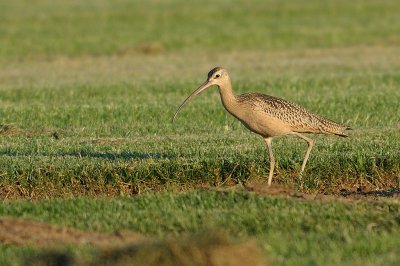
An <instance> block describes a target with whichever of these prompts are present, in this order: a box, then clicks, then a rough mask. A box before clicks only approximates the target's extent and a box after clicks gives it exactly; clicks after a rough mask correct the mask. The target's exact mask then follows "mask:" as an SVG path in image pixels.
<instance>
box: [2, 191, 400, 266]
mask: <svg viewBox="0 0 400 266" xmlns="http://www.w3.org/2000/svg"><path fill="white" fill-rule="evenodd" d="M399 213H400V205H399V203H398V202H390V201H386V202H378V201H376V202H363V201H358V202H352V203H344V202H340V201H332V202H325V203H322V204H321V203H320V202H318V201H316V202H315V201H304V200H296V199H290V198H274V197H263V196H259V195H256V194H250V193H247V192H240V191H237V192H206V191H203V192H202V191H192V192H190V193H184V194H170V193H167V194H164V193H163V194H148V195H145V196H139V197H136V198H113V199H110V198H99V199H87V198H86V199H85V198H77V199H71V200H48V201H40V202H35V203H32V202H27V201H17V202H7V203H4V204H2V206H1V207H0V215H6V216H18V217H24V218H28V219H36V220H40V221H45V222H51V223H56V224H62V225H67V226H73V227H77V228H80V229H83V230H96V231H107V232H112V231H115V230H121V229H130V230H134V231H139V232H143V233H146V234H149V235H152V236H158V237H162V238H163V237H166V236H171V235H172V236H179V235H181V234H199V233H202V232H209V231H210V230H211V231H212V230H215V229H216V228H224V229H223V230H224V231H225V232H226V233H227V234H228V235H230V236H231V237H235V238H239V239H246V238H256V239H257V240H258V241H259V243H260V244H261V245H262V247H263V249H264V251H265V253H266V254H267V256H268V258H269V259H270V260H272V261H273V262H274V263H278V262H279V263H283V264H289V265H310V264H314V265H315V264H317V265H322V264H324V265H338V264H341V265H343V264H346V265H354V264H357V265H361V264H363V265H377V264H383V263H385V264H386V263H389V264H392V265H395V264H396V263H398V262H399V261H398V259H399V258H398V256H397V255H396V254H397V253H398V246H399V244H400V242H399V241H400V226H399V225H400V216H399ZM155 220H157V221H160V222H158V223H154V221H155ZM317 243H318V244H317ZM2 249H3V252H11V255H14V256H15V254H18V252H16V251H13V250H12V249H11V251H10V249H9V248H5V247H3V248H2ZM3 254H4V253H3ZM11 258H12V257H11ZM4 259H10V257H9V258H3V260H4Z"/></svg>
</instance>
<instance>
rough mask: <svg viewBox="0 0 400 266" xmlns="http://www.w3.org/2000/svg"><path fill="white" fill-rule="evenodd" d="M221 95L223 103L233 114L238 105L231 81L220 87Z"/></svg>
mask: <svg viewBox="0 0 400 266" xmlns="http://www.w3.org/2000/svg"><path fill="white" fill-rule="evenodd" d="M219 94H220V95H221V101H222V104H223V105H224V107H225V109H226V110H228V111H229V112H230V113H232V112H231V111H232V108H234V105H235V104H236V97H235V95H234V94H233V91H232V84H231V81H230V80H228V81H227V82H225V83H224V84H221V85H220V86H219Z"/></svg>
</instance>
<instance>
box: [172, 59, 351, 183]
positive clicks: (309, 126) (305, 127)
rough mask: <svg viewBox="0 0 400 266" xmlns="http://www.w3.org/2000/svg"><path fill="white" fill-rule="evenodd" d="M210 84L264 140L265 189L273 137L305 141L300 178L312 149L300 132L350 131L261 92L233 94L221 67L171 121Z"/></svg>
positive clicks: (231, 110) (341, 134)
mask: <svg viewBox="0 0 400 266" xmlns="http://www.w3.org/2000/svg"><path fill="white" fill-rule="evenodd" d="M214 85H216V86H217V87H218V89H219V94H220V96H221V101H222V104H223V106H224V107H225V109H226V110H227V111H228V112H229V113H230V114H231V115H232V116H234V117H235V118H237V119H238V120H239V121H240V122H241V123H242V124H243V125H244V126H245V127H246V128H248V129H249V130H250V131H252V132H254V133H256V134H258V135H260V136H261V137H262V138H263V139H264V141H265V143H266V145H267V148H268V153H269V160H270V167H269V175H268V186H271V184H272V177H273V174H274V168H275V157H274V153H273V150H272V139H273V138H274V137H278V136H285V135H293V136H296V137H298V138H300V139H303V140H304V141H306V142H307V144H308V148H307V150H306V153H305V155H304V159H303V163H302V165H301V170H300V177H301V176H302V174H303V172H304V169H305V167H306V164H307V161H308V158H309V157H310V153H311V150H312V148H313V146H314V140H313V139H311V138H309V137H307V136H305V135H304V133H313V134H326V135H336V136H339V137H348V135H347V134H346V132H345V131H346V130H351V128H350V127H349V126H346V125H342V124H340V123H337V122H335V121H333V120H330V119H327V118H324V117H322V116H319V115H317V114H315V113H312V112H310V111H308V110H306V109H305V108H303V107H302V106H300V105H297V104H295V103H292V102H289V101H286V100H284V99H281V98H278V97H274V96H270V95H265V94H261V93H245V94H241V95H235V94H234V93H233V90H232V83H231V79H230V77H229V74H228V71H227V70H225V69H224V68H222V67H215V68H213V69H212V70H211V71H209V72H208V75H207V80H206V81H205V82H204V83H203V84H202V85H201V86H200V87H198V88H197V89H196V90H195V91H193V92H192V94H190V95H189V96H188V97H187V98H186V99H185V100H184V101H183V102H182V104H181V105H180V106H179V107H178V109H177V110H176V112H175V114H174V116H173V118H172V122H173V123H174V122H175V119H176V116H177V114H178V113H179V112H180V111H181V109H182V108H183V106H185V104H186V103H188V102H189V101H190V100H191V99H192V98H193V97H194V96H196V95H197V94H199V93H201V92H202V91H204V90H205V89H207V88H209V87H211V86H214Z"/></svg>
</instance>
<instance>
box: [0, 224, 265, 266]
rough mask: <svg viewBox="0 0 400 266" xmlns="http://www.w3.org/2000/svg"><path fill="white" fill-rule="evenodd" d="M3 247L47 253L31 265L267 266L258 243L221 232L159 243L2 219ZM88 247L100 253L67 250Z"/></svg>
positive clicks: (130, 234) (125, 233) (133, 234)
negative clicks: (67, 248) (82, 254)
mask: <svg viewBox="0 0 400 266" xmlns="http://www.w3.org/2000/svg"><path fill="white" fill-rule="evenodd" d="M0 243H1V244H6V245H18V246H31V247H34V248H41V250H42V251H41V252H40V253H39V254H38V255H35V256H33V257H30V258H26V261H25V264H27V265H149V266H151V265H154V266H155V265H164V266H166V265H199V266H202V265H204V266H205V265H211V266H213V265H215V266H217V265H218V266H219V265H226V266H236V265H237V266H239V265H255V266H257V265H266V260H265V257H264V255H263V253H262V251H261V249H260V247H259V246H258V245H257V244H256V243H255V242H253V241H250V242H242V243H238V242H233V241H230V240H229V239H228V238H227V237H226V236H225V235H223V234H220V233H209V234H203V235H201V236H200V235H199V236H181V237H174V238H172V237H170V238H167V239H165V240H160V239H158V240H157V239H151V238H148V237H145V236H143V235H142V234H139V233H136V232H131V231H123V232H117V233H115V234H104V233H98V232H84V231H80V230H77V229H73V228H67V227H62V226H58V225H51V224H46V223H40V222H34V221H29V220H24V219H20V218H2V219H0ZM82 244H89V245H92V246H95V247H98V248H99V249H98V250H97V252H95V255H94V256H92V257H90V258H75V257H74V256H73V255H72V254H71V253H69V252H67V251H64V250H63V246H64V245H82Z"/></svg>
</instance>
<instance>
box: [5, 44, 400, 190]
mask: <svg viewBox="0 0 400 266" xmlns="http://www.w3.org/2000/svg"><path fill="white" fill-rule="evenodd" d="M365 51H368V52H369V53H371V54H373V53H375V52H380V53H381V54H382V55H383V57H385V58H387V60H388V63H387V64H384V63H383V62H382V61H379V60H378V59H377V58H376V57H375V56H372V55H371V56H370V57H369V59H368V57H365V58H363V59H362V60H360V62H357V61H356V60H357V58H358V57H359V56H360V54H363V52H358V51H356V50H347V51H346V50H345V51H333V52H334V53H336V54H338V56H340V57H341V61H340V64H338V65H336V64H333V63H329V60H330V59H327V58H326V57H325V54H329V51H323V52H322V55H321V54H319V53H320V52H313V51H309V52H308V53H309V56H303V55H298V54H297V53H289V54H288V55H286V56H283V55H280V54H279V53H276V54H275V53H274V54H271V55H270V56H268V55H266V56H264V58H265V60H266V61H267V60H270V61H268V63H265V64H261V67H262V69H261V70H255V71H254V73H253V75H252V74H250V73H249V72H246V73H244V74H241V73H238V71H239V70H240V69H241V68H239V67H238V65H237V64H238V63H234V62H232V61H231V59H230V60H228V59H226V58H230V56H231V54H225V55H221V58H225V60H226V61H227V63H228V67H229V64H231V65H232V68H233V71H232V72H233V73H232V79H233V82H234V89H235V91H236V92H237V93H243V92H249V91H258V92H263V93H267V94H270V95H274V96H279V97H282V98H285V99H288V100H291V101H293V102H296V103H298V104H301V105H303V106H305V107H306V108H308V109H309V110H312V111H314V112H316V113H319V114H321V115H323V116H326V117H329V118H331V119H334V120H337V121H339V122H342V123H345V124H348V125H350V126H351V127H353V128H354V130H353V131H350V132H349V135H350V137H349V138H346V139H343V138H338V137H335V136H314V137H313V138H314V139H315V140H316V146H315V148H314V150H313V151H312V154H311V159H310V161H309V164H308V166H307V169H306V173H305V175H304V179H303V183H304V184H303V188H304V189H305V190H310V191H320V192H328V193H332V192H335V191H338V190H340V189H341V188H353V187H360V186H366V187H369V188H374V189H390V188H398V185H399V172H400V171H399V169H400V161H399V160H398V157H399V150H400V149H399V147H400V142H399V139H400V138H399V117H400V109H399V108H398V101H397V99H398V98H399V97H400V94H399V90H398V87H399V86H400V79H399V77H398V75H397V74H396V73H397V72H396V71H398V69H399V65H398V64H397V63H396V61H395V60H394V61H391V60H390V59H389V58H390V56H389V55H392V54H393V53H396V52H397V50H390V49H389V50H388V51H385V50H381V49H372V48H371V49H367V50H365ZM252 56H254V55H252V54H247V55H242V58H244V59H243V60H246V59H247V60H248V61H247V62H249V63H250V61H249V59H248V58H249V57H252ZM261 56H262V55H261V54H260V57H261ZM367 56H368V55H367ZM193 57H194V58H193V59H192V61H188V62H189V63H188V64H189V66H190V68H188V77H184V78H180V79H177V78H176V75H177V74H176V73H175V74H174V75H172V77H171V76H168V73H170V72H169V71H170V70H167V69H162V71H161V72H160V76H162V77H163V79H162V80H161V81H158V80H152V77H153V75H157V73H155V72H156V71H154V72H153V71H150V70H142V72H140V74H141V75H138V74H136V76H135V78H132V81H131V82H127V81H124V82H122V83H121V82H120V81H119V79H118V76H117V77H116V79H115V80H113V79H112V77H108V78H109V79H108V80H106V81H104V83H105V84H104V85H102V84H98V83H97V81H96V80H95V77H102V75H103V74H104V73H103V71H104V72H106V70H107V67H106V66H104V65H106V63H107V62H108V61H110V62H112V63H113V67H110V68H111V69H112V72H115V69H123V68H125V67H127V66H126V64H128V66H129V67H131V68H132V69H136V70H140V66H141V65H143V64H146V63H147V62H150V61H152V62H154V61H155V62H160V64H161V65H162V64H166V62H168V60H167V59H166V56H157V57H155V58H154V57H152V58H151V59H146V57H144V58H139V59H137V58H135V57H130V60H129V62H128V61H127V60H126V58H125V59H124V60H122V62H120V64H119V65H118V60H117V59H108V58H99V59H91V60H88V61H85V60H83V61H80V59H74V60H66V62H67V63H65V64H66V65H67V66H71V67H67V68H65V70H66V71H67V70H69V71H71V72H72V73H75V71H78V70H79V69H80V68H81V67H82V65H86V64H89V67H95V65H96V64H100V65H103V66H102V67H100V68H99V69H98V70H97V72H95V73H92V74H91V75H89V77H86V80H85V78H84V77H79V78H78V81H79V82H78V84H76V85H73V84H71V83H73V82H74V79H73V78H72V77H68V76H65V75H64V74H62V71H61V69H57V70H51V69H52V66H55V65H56V66H59V67H60V64H61V65H62V64H63V63H58V62H48V63H43V62H42V63H35V62H25V63H20V64H18V65H17V66H16V67H15V66H14V67H15V69H18V68H19V67H21V68H22V70H21V71H22V72H21V74H22V76H23V77H24V78H23V79H22V81H21V82H22V83H23V84H24V85H23V86H22V87H21V86H18V85H13V84H12V82H11V81H10V80H7V79H6V81H5V86H6V88H4V89H3V90H1V94H2V98H1V106H2V108H1V110H0V112H1V117H2V124H3V126H2V128H1V135H2V137H1V139H0V154H1V156H0V165H1V169H2V170H1V173H0V175H1V176H2V179H1V193H2V197H11V198H12V197H19V196H23V197H51V196H54V195H58V196H63V195H67V196H68V195H87V194H89V195H94V194H113V195H115V194H123V195H126V194H136V193H138V192H139V191H144V190H147V189H155V190H160V189H161V190H163V189H165V188H167V187H169V188H170V187H175V189H178V190H180V189H185V188H187V187H193V186H199V185H201V186H203V185H212V186H214V185H220V184H222V183H224V182H226V181H229V182H231V181H233V183H235V182H238V181H239V180H242V181H245V180H248V179H253V180H263V179H264V178H265V176H266V174H267V172H268V165H269V163H268V160H269V158H268V155H267V152H266V147H265V144H264V142H263V141H262V139H261V138H259V137H258V136H256V135H254V134H252V133H250V132H249V131H248V130H247V129H246V128H244V127H243V126H242V125H241V124H240V123H239V122H238V121H236V120H235V119H234V118H233V117H231V116H230V115H229V114H228V113H227V112H226V111H225V110H224V109H223V106H222V105H221V103H220V99H219V95H218V93H217V91H216V89H210V90H209V91H208V92H204V93H203V94H201V95H199V96H198V97H197V98H196V99H195V100H194V101H193V102H192V103H191V104H189V105H188V106H187V107H186V109H184V110H183V111H182V112H181V113H180V114H179V116H178V118H177V121H176V123H175V124H172V123H171V118H172V114H173V112H174V111H175V109H176V107H177V106H178V105H179V104H180V102H181V101H182V100H183V99H184V98H185V96H186V95H188V94H189V93H190V92H191V91H192V90H193V89H194V88H196V86H197V85H198V84H200V83H201V81H203V80H204V79H205V74H206V73H198V71H196V73H194V72H195V71H194V70H193V69H194V65H195V63H196V57H195V56H193ZM306 58H309V59H307V60H309V61H308V62H304V60H306ZM310 58H311V59H310ZM328 58H329V57H328ZM142 60H147V61H144V62H143V61H142ZM370 60H371V61H372V63H371V65H370V63H368V62H370ZM285 61H286V62H291V63H287V70H288V73H285V72H279V73H277V71H278V69H285V68H286V65H283V66H282V65H281V66H279V63H282V62H285ZM327 61H328V62H327ZM175 62H176V63H177V64H179V63H180V62H181V61H180V59H175ZM274 62H276V63H277V64H278V66H279V67H276V66H274ZM25 64H28V65H30V67H29V68H27V67H26V66H23V65H25ZM37 64H42V66H43V65H44V67H45V69H46V70H48V71H46V72H43V73H41V72H39V71H36V70H32V69H35V66H36V65H37ZM203 65H206V64H205V63H204V62H203ZM318 66H319V67H318ZM202 69H204V70H206V71H207V70H208V69H207V68H206V66H205V67H203V68H202ZM206 71H205V72H206ZM247 71H248V70H247ZM235 72H236V73H235ZM178 73H179V72H178ZM263 73H266V74H265V75H263ZM52 74H54V75H56V76H59V77H60V83H61V85H57V84H58V82H57V79H53V78H51V79H49V80H48V82H49V84H47V85H43V83H45V82H46V77H47V75H52ZM127 76H128V77H129V75H128V74H127ZM143 76H144V77H143ZM264 76H265V77H264ZM7 77H8V76H7V75H5V78H7ZM253 77H255V78H254V79H253ZM190 78H193V81H190V80H189V79H190ZM29 80H31V85H30V86H29V85H27V83H28V81H29ZM91 84H92V85H91ZM273 147H274V149H275V153H276V156H277V162H278V167H277V175H276V178H275V181H276V182H280V183H286V184H297V185H300V181H299V178H298V174H297V173H298V172H299V168H300V164H301V161H302V158H303V155H304V152H305V149H306V145H305V143H303V142H302V141H299V140H297V139H295V138H291V137H282V138H277V139H276V141H274V143H273Z"/></svg>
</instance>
